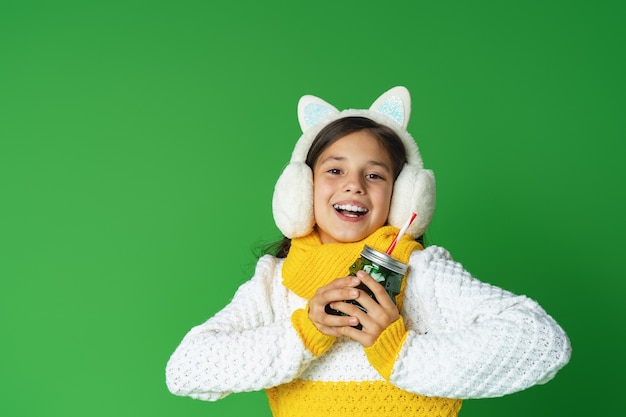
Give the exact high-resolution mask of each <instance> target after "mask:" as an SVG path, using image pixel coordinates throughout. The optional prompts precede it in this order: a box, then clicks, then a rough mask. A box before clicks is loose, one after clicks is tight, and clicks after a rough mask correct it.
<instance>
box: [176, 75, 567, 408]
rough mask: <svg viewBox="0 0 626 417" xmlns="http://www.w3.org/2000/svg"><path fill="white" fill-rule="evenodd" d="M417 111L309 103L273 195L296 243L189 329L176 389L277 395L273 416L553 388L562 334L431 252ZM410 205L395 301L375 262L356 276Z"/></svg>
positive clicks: (302, 105)
mask: <svg viewBox="0 0 626 417" xmlns="http://www.w3.org/2000/svg"><path fill="white" fill-rule="evenodd" d="M409 116H410V97H409V93H408V91H407V90H406V89H405V88H404V87H395V88H393V89H391V90H389V91H387V92H386V93H384V94H383V95H381V96H380V97H379V98H378V99H377V100H376V101H375V102H374V104H373V105H372V106H371V107H370V109H367V110H344V111H341V112H340V111H338V110H337V109H336V108H334V107H333V106H331V105H330V104H328V103H326V102H325V101H323V100H321V99H319V98H317V97H313V96H304V97H302V99H300V102H299V104H298V117H299V122H300V125H301V127H302V130H303V135H302V136H301V138H300V139H299V140H298V142H297V143H296V147H295V149H294V152H293V154H292V158H291V161H290V163H289V164H288V165H287V167H286V168H285V170H284V171H283V173H282V174H281V176H280V178H279V180H278V182H277V184H276V188H275V191H274V198H273V213H274V219H275V221H276V224H277V226H278V228H279V229H280V230H281V232H282V233H283V235H284V236H285V238H284V239H283V241H282V242H280V243H279V245H278V246H277V248H276V250H275V252H274V255H269V254H268V255H265V256H263V257H261V258H260V259H259V261H258V264H257V267H256V271H255V273H254V276H253V277H252V278H251V279H250V280H249V281H248V282H246V283H245V284H243V285H242V286H241V287H240V288H239V290H238V291H237V293H236V294H235V296H234V298H233V300H232V301H231V303H230V304H228V305H227V306H226V307H225V308H224V309H222V310H221V311H220V312H218V313H217V314H216V315H215V316H214V317H212V318H210V319H209V320H208V321H206V322H205V323H203V324H200V325H199V326H196V327H194V328H192V329H191V330H190V331H189V333H188V334H187V335H186V336H185V337H184V339H183V340H182V342H181V344H180V345H179V347H178V348H177V349H176V351H175V352H174V354H173V355H172V357H171V358H170V360H169V362H168V364H167V370H166V380H167V385H168V388H169V389H170V391H171V392H172V393H174V394H177V395H186V396H190V397H192V398H197V399H202V400H207V401H216V400H218V399H220V398H223V397H225V396H227V395H229V394H231V393H236V392H243V391H253V390H266V393H267V396H268V399H269V404H270V408H271V410H272V414H273V415H274V416H297V417H307V416H316V417H319V416H322V415H323V416H326V417H335V416H345V415H357V416H360V417H370V416H377V417H385V416H456V415H457V414H458V412H459V410H460V408H461V402H462V399H464V398H487V397H497V396H502V395H506V394H510V393H513V392H516V391H520V390H523V389H526V388H528V387H530V386H532V385H535V384H539V383H545V382H547V381H549V380H550V379H552V378H553V377H554V376H555V374H556V373H557V371H558V370H559V369H561V368H562V367H563V366H564V365H565V364H566V363H567V362H568V361H569V358H570V352H571V348H570V343H569V340H568V338H567V336H566V334H565V332H564V331H563V330H562V329H561V327H560V326H559V325H558V324H557V323H556V322H555V321H554V320H553V319H552V318H551V317H550V316H549V315H548V314H547V313H546V312H545V311H544V310H543V309H542V308H541V307H540V306H539V305H538V304H537V303H536V302H535V301H533V300H531V299H529V298H527V297H525V296H517V295H514V294H512V293H510V292H507V291H505V290H503V289H500V288H497V287H494V286H491V285H489V284H486V283H482V282H480V281H478V280H477V279H475V278H473V277H472V276H471V275H470V274H469V273H468V272H466V271H465V270H464V269H463V267H462V266H461V265H460V264H458V263H456V262H454V261H453V260H452V258H451V257H450V255H449V253H448V252H447V251H445V250H444V249H443V248H440V247H436V246H431V247H428V248H426V249H424V248H423V247H422V245H421V243H420V238H421V236H422V235H423V233H424V231H425V230H426V228H427V227H428V224H429V223H430V220H431V217H432V213H433V209H434V201H435V195H434V177H433V175H432V172H431V171H429V170H425V169H424V168H423V166H422V161H421V157H420V154H419V151H418V148H417V146H416V144H415V141H414V140H413V138H412V137H411V136H410V135H409V133H408V132H407V131H406V126H407V124H408V120H409ZM411 213H417V217H416V219H415V221H414V222H413V223H412V224H411V226H410V227H409V228H408V229H407V231H406V233H405V234H404V235H402V237H401V239H400V240H399V242H398V244H397V246H396V247H395V249H394V251H393V257H394V258H396V259H397V260H399V261H401V262H404V263H407V264H408V265H409V270H408V272H407V274H406V277H405V280H404V283H403V288H402V291H401V293H400V295H399V296H398V297H397V300H396V303H394V300H392V299H391V298H390V297H389V295H388V294H387V292H386V291H385V289H384V288H383V287H382V286H381V285H380V284H379V283H377V282H376V281H375V280H374V279H373V278H372V277H371V276H370V275H368V274H366V273H365V272H364V271H359V272H358V273H357V276H356V277H355V276H346V275H347V272H348V267H349V266H350V265H351V264H352V263H353V261H354V260H355V259H356V258H358V257H359V254H360V252H361V250H362V249H363V247H364V245H368V246H370V247H372V248H374V249H377V250H379V251H383V252H384V251H385V249H386V248H387V247H388V246H389V244H390V243H391V242H392V241H393V239H394V237H395V236H396V235H397V233H398V231H399V228H400V227H401V226H402V225H404V223H405V221H406V219H407V218H408V217H409V215H410V214H411ZM360 284H361V285H364V286H366V287H367V288H369V290H370V291H371V292H372V293H373V294H374V295H375V297H376V300H374V299H373V298H371V297H370V296H368V295H367V294H366V292H365V291H363V290H361V289H358V288H357V286H359V285H360ZM345 301H356V302H357V303H358V304H360V305H361V306H363V310H362V309H360V308H358V307H357V306H355V305H354V304H353V303H351V302H345ZM329 308H330V309H332V310H336V311H340V312H341V313H343V314H341V315H335V314H329V313H328V312H327V311H332V310H329Z"/></svg>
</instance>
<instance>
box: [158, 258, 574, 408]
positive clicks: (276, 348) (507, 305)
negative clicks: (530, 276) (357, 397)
mask: <svg viewBox="0 0 626 417" xmlns="http://www.w3.org/2000/svg"><path fill="white" fill-rule="evenodd" d="M282 264H283V259H277V258H274V257H271V256H264V257H262V258H261V259H260V260H259V262H258V264H257V267H256V271H255V274H254V276H253V277H252V279H251V280H249V281H248V282H246V283H244V284H243V285H242V286H241V287H240V288H239V290H238V291H237V293H236V294H235V296H234V298H233V300H232V301H231V302H230V303H229V304H228V305H227V306H226V307H225V308H224V309H222V310H221V311H220V312H218V313H217V314H216V315H215V316H213V317H212V318H210V319H209V320H207V321H206V322H205V323H203V324H201V325H199V326H196V327H194V328H192V329H191V330H190V331H189V333H188V334H187V335H186V336H185V337H184V339H183V340H182V342H181V343H180V345H179V346H178V348H177V349H176V351H175V352H174V353H173V355H172V356H171V358H170V360H169V362H168V364H167V369H166V381H167V386H168V388H169V390H170V391H171V392H172V393H174V394H177V395H184V396H190V397H192V398H197V399H202V400H207V401H215V400H218V399H220V398H223V397H225V396H227V395H229V394H231V393H235V392H244V391H257V390H261V389H266V388H270V387H274V386H277V385H280V384H283V383H287V382H290V381H292V380H294V379H296V378H300V379H305V380H312V381H374V380H382V379H383V378H382V377H381V376H380V374H378V372H377V371H376V370H375V369H374V368H373V367H372V366H371V365H370V364H369V362H368V361H367V358H366V356H365V353H364V351H363V348H362V347H361V345H359V344H358V343H357V342H354V341H351V340H348V339H338V340H337V342H336V343H335V344H334V345H333V346H332V347H331V348H330V349H329V350H328V351H327V352H326V353H324V354H323V355H321V356H320V357H315V356H314V355H313V354H312V353H311V352H310V351H308V350H307V349H306V348H305V346H304V345H303V343H302V341H301V339H300V337H299V336H298V334H297V333H296V331H295V330H294V328H293V326H292V322H291V315H292V313H293V312H294V311H295V310H296V309H300V308H304V307H305V305H306V302H307V300H305V299H303V298H300V297H299V296H297V295H295V294H294V293H293V292H291V291H290V290H289V289H287V288H285V286H284V285H283V283H282V277H281V270H282ZM410 266H411V268H410V272H409V276H408V278H407V279H408V281H407V286H406V289H405V294H404V301H403V307H402V311H401V314H402V316H403V318H404V321H405V325H406V328H407V329H408V331H409V334H408V336H407V339H406V342H405V343H404V345H403V347H402V350H401V352H400V355H399V357H398V360H397V362H396V363H395V365H394V368H393V371H392V373H391V377H390V380H389V381H390V382H391V383H392V384H394V385H396V386H397V387H399V388H401V389H404V390H406V391H410V392H413V393H418V394H422V395H427V396H438V397H447V398H486V397H498V396H503V395H506V394H510V393H513V392H516V391H520V390H524V389H526V388H528V387H530V386H533V385H535V384H541V383H545V382H547V381H549V380H550V379H552V378H553V377H554V376H555V374H556V373H557V371H558V370H559V369H561V368H562V367H563V366H564V365H565V364H566V363H567V362H568V361H569V358H570V354H571V346H570V343H569V339H568V337H567V335H566V334H565V332H564V331H563V329H561V327H560V326H559V325H558V324H557V323H556V322H555V321H554V320H553V319H552V317H550V316H549V315H548V314H547V313H546V312H545V311H544V310H543V309H542V308H541V307H540V306H539V305H538V304H537V303H536V302H535V301H533V300H532V299H530V298H528V297H526V296H517V295H514V294H512V293H510V292H507V291H505V290H502V289H500V288H498V287H495V286H492V285H489V284H486V283H483V282H480V281H478V280H477V279H475V278H473V277H472V276H471V275H470V274H469V273H468V272H467V271H465V270H464V269H463V267H462V266H461V265H460V264H459V263H457V262H454V261H453V260H452V259H451V257H450V255H449V253H448V252H447V251H446V250H444V249H442V248H440V247H436V246H431V247H428V248H427V249H425V250H423V251H416V252H414V253H413V254H412V255H411V258H410Z"/></svg>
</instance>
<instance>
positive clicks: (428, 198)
mask: <svg viewBox="0 0 626 417" xmlns="http://www.w3.org/2000/svg"><path fill="white" fill-rule="evenodd" d="M351 116H358V117H366V118H368V119H371V120H374V121H375V122H377V123H380V124H382V125H385V126H387V127H389V128H391V129H392V130H393V131H394V132H395V133H396V134H397V135H398V136H399V138H400V140H401V141H402V143H403V144H404V148H405V151H406V163H405V165H404V168H403V169H402V171H401V172H400V174H399V175H398V178H397V179H396V181H395V183H394V189H393V197H392V200H391V206H390V211H389V218H388V223H389V224H390V225H392V226H396V227H398V228H400V227H402V226H403V225H404V223H405V221H406V219H407V218H409V216H410V215H411V213H413V212H414V213H417V217H416V218H415V220H414V221H413V223H412V224H411V226H410V227H409V229H408V230H407V231H406V234H408V235H410V236H413V237H415V238H417V237H419V236H421V235H422V234H423V233H424V231H425V230H426V228H427V227H428V225H429V224H430V221H431V219H432V215H433V211H434V208H435V178H434V175H433V173H432V171H430V170H426V169H424V168H423V163H422V158H421V156H420V153H419V149H418V147H417V144H416V143H415V140H414V139H413V138H412V137H411V135H410V134H409V133H408V132H407V130H406V127H407V126H408V124H409V117H410V116H411V97H410V94H409V91H408V90H407V89H406V88H405V87H402V86H398V87H394V88H392V89H390V90H388V91H386V92H385V93H383V94H382V95H381V96H380V97H378V98H377V99H376V100H375V101H374V103H373V104H372V105H371V106H370V108H369V109H367V110H355V109H349V110H343V111H339V110H337V108H335V107H334V106H333V105H331V104H329V103H327V102H326V101H324V100H322V99H321V98H319V97H315V96H312V95H305V96H303V97H302V98H300V100H299V101H298V122H299V124H300V127H301V129H302V132H303V133H302V136H301V137H300V139H298V141H297V142H296V146H295V148H294V150H293V152H292V154H291V160H290V162H289V164H288V165H287V166H286V167H285V169H284V170H283V172H282V174H281V175H280V177H279V179H278V182H277V183H276V186H275V188H274V196H273V199H272V211H273V214H274V221H275V222H276V226H277V227H278V229H279V230H280V231H281V232H282V233H283V235H285V236H286V237H288V238H292V239H293V238H296V237H302V236H306V235H307V234H309V233H311V231H312V230H313V227H314V226H315V219H314V213H313V173H312V171H311V168H310V167H309V166H308V165H306V157H307V154H308V152H309V149H310V148H311V145H312V143H313V141H314V140H315V138H316V136H317V134H318V133H319V132H320V130H322V129H323V128H324V127H325V126H326V125H328V124H329V123H331V122H332V121H334V120H338V119H341V118H344V117H351Z"/></svg>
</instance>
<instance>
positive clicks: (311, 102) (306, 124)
mask: <svg viewBox="0 0 626 417" xmlns="http://www.w3.org/2000/svg"><path fill="white" fill-rule="evenodd" d="M333 113H339V110H337V109H336V108H335V107H334V106H332V105H330V104H328V103H326V102H325V101H324V100H322V99H321V98H319V97H315V96H311V95H306V96H302V97H301V98H300V101H298V122H299V123H300V128H301V129H302V132H306V131H307V129H308V128H310V127H311V126H313V125H314V124H315V123H317V122H319V121H320V119H323V118H324V117H325V116H328V115H329V114H333Z"/></svg>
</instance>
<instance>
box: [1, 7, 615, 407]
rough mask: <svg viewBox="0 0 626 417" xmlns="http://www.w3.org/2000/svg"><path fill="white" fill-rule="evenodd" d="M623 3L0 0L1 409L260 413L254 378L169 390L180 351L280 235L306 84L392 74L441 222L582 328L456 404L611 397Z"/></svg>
mask: <svg viewBox="0 0 626 417" xmlns="http://www.w3.org/2000/svg"><path fill="white" fill-rule="evenodd" d="M622 4H623V2H620V1H594V2H590V1H564V0H556V1H545V0H541V1H540V0H530V1H524V2H513V1H510V2H509V1H484V0H478V1H438V2H433V1H421V0H419V1H418V0H404V1H394V2H375V3H374V2H364V1H350V2H345V1H343V2H342V1H340V0H319V1H316V2H310V1H275V0H268V1H265V2H258V1H231V2H224V3H218V2H212V1H171V2H166V1H152V2H149V1H138V0H125V1H110V0H109V1H101V2H94V1H91V2H90V1H73V2H72V1H63V0H61V1H50V2H45V1H27V0H26V1H13V0H4V1H2V2H1V3H0V193H1V194H0V198H1V200H0V285H1V286H0V369H1V371H0V381H1V382H0V384H1V386H0V415H2V416H10V417H20V416H64V417H70V416H85V415H88V416H172V415H175V416H207V415H213V416H240V415H252V416H269V415H270V413H269V411H268V409H267V403H266V400H265V397H264V394H263V393H260V392H256V393H245V394H238V395H232V396H230V397H228V398H226V399H224V400H222V401H219V402H217V403H207V402H202V401H194V400H191V399H189V398H181V397H176V396H174V395H171V394H170V393H169V392H168V391H167V389H166V387H165V381H164V367H165V364H166V362H167V359H168V358H169V355H170V354H171V353H172V351H173V350H174V349H175V348H176V346H177V344H178V343H179V341H180V339H181V338H182V337H183V335H184V334H185V333H186V332H187V331H188V330H189V328H191V327H192V326H194V325H196V324H199V323H200V322H202V321H204V320H205V319H206V318H208V317H209V316H211V315H212V314H214V313H215V312H216V311H217V310H218V309H220V308H221V307H222V306H223V305H224V304H226V303H227V302H228V301H229V300H230V298H231V297H232V294H233V292H234V291H235V289H236V288H237V287H238V286H239V285H240V284H241V283H242V282H244V281H245V280H247V279H248V278H249V277H250V276H251V273H252V270H253V267H254V264H255V259H256V258H255V250H256V248H257V247H258V246H259V245H261V244H264V243H268V242H271V241H274V240H276V239H278V238H279V233H278V231H277V229H276V228H275V226H274V224H273V219H272V215H271V195H272V191H273V186H274V183H275V181H276V179H277V177H278V175H279V174H280V172H281V170H282V168H283V166H284V165H285V163H286V162H287V160H288V158H289V155H290V153H291V150H292V147H293V144H294V143H295V141H296V139H297V138H298V137H299V133H300V132H299V127H298V123H297V118H296V104H297V100H298V99H299V97H300V96H301V95H303V94H314V95H317V96H319V97H322V98H323V99H325V100H326V101H328V102H330V103H331V104H333V105H335V106H336V107H338V108H341V109H343V108H348V107H353V108H364V107H368V106H369V105H370V104H371V103H372V102H373V100H374V99H375V98H377V97H378V96H379V95H380V94H381V93H382V92H384V91H386V90H387V89H388V88H391V87H393V86H395V85H405V86H407V87H408V88H409V90H410V91H411V94H412V99H413V112H412V118H411V122H410V125H409V131H410V132H411V133H412V134H413V136H414V137H415V138H416V139H417V142H418V145H419V146H420V149H421V151H422V155H423V158H424V161H425V165H426V167H428V168H431V169H433V170H434V172H435V174H436V176H437V181H438V201H437V204H438V205H437V210H436V212H435V218H434V220H433V223H432V226H431V228H430V230H429V232H428V235H427V236H428V241H429V242H430V243H431V244H439V245H442V246H445V247H446V248H448V249H449V250H450V251H451V252H452V254H453V256H454V257H455V258H456V259H457V260H459V261H461V262H462V263H463V264H464V265H465V266H466V268H467V269H469V270H470V271H471V272H472V273H473V274H474V275H475V276H476V277H478V278H480V279H482V280H483V281H487V282H490V283H493V284H496V285H499V286H502V287H504V288H507V289H509V290H511V291H514V292H517V293H523V294H527V295H529V296H531V297H532V298H535V299H537V300H538V301H539V302H540V303H541V304H542V305H543V306H544V307H545V308H546V310H547V311H548V312H549V313H550V314H551V315H553V316H554V317H555V318H556V319H557V321H558V322H559V323H560V324H561V325H562V326H563V327H564V328H565V330H566V331H567V332H568V334H569V336H570V338H571V341H572V344H573V356H572V359H571V362H570V363H569V364H568V365H567V366H566V367H565V368H564V369H563V370H562V371H561V372H560V373H559V374H558V375H557V376H556V378H555V379H554V380H553V381H551V382H550V383H549V384H547V385H544V386H536V387H532V388H530V389H528V390H526V391H523V392H520V393H517V394H513V395H509V396H506V397H503V398H498V399H488V400H471V401H466V402H465V403H464V406H463V410H462V411H461V416H464V417H470V416H482V417H484V416H502V415H506V416H528V415H537V416H553V415H573V414H575V413H579V414H580V415H599V416H602V415H615V414H616V413H619V411H618V410H619V409H618V403H621V401H620V400H621V398H620V397H621V394H622V391H623V377H624V371H625V370H626V369H625V366H624V365H625V360H624V341H623V340H624V338H623V336H622V333H623V330H624V324H623V319H624V318H625V315H624V310H625V309H624V289H625V284H624V278H625V276H624V275H625V274H624V266H623V265H624V257H623V249H624V245H623V237H624V233H625V232H626V230H625V227H624V220H623V217H622V216H623V215H624V212H625V209H626V205H625V203H624V186H623V183H624V179H625V178H624V177H625V176H624V173H623V168H624V165H623V162H622V160H623V159H624V151H625V146H624V140H625V139H626V138H625V134H624V133H625V129H624V120H625V118H624V97H625V94H624V93H625V92H626V91H625V88H624V87H625V82H624V73H625V69H626V68H625V61H624V56H623V54H624V35H625V32H626V31H625V30H624V21H625V19H626V13H625V6H623V5H622ZM579 414H576V415H579Z"/></svg>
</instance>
